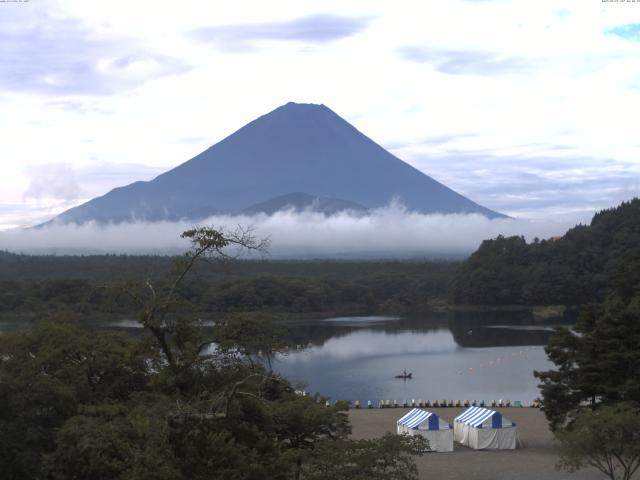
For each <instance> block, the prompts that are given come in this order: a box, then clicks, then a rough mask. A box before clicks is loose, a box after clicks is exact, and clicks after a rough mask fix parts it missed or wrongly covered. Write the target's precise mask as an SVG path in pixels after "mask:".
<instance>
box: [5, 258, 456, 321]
mask: <svg viewBox="0 0 640 480" xmlns="http://www.w3.org/2000/svg"><path fill="white" fill-rule="evenodd" d="M174 260H175V259H174V258H170V257H160V256H127V255H120V256H118V255H96V256H62V257H57V256H28V255H13V254H9V253H3V254H0V317H4V318H7V317H11V316H27V317H33V318H36V317H37V316H38V315H40V314H41V313H43V312H48V311H52V310H67V311H74V312H78V313H82V314H90V313H96V314H115V315H123V314H127V313H130V312H132V311H133V305H132V304H131V302H130V299H128V298H126V296H123V295H122V294H121V289H120V288H119V286H121V285H123V284H124V283H126V282H130V281H132V280H133V281H136V280H137V281H140V280H145V279H151V280H154V279H158V278H160V277H162V275H164V274H165V273H166V271H167V270H168V269H169V268H170V265H171V263H172V262H173V261H174ZM455 268H456V264H454V263H445V262H397V261H384V262H373V261H372V262H355V261H354V262H348V261H269V260H265V261H255V260H236V261H233V262H221V261H215V262H209V263H204V262H203V264H201V265H198V266H197V267H196V268H194V272H193V274H192V276H191V277H190V278H189V279H187V281H185V282H184V284H182V285H181V286H180V289H181V292H180V293H181V295H182V297H183V298H186V299H188V300H189V301H190V302H192V303H193V304H194V305H195V306H196V307H197V308H198V310H199V311H200V312H202V313H203V314H204V315H217V314H224V313H228V312H238V311H254V312H255V311H258V312H262V313H265V312H271V313H274V314H284V313H287V314H294V315H295V314H313V313H318V314H323V313H338V314H339V313H379V312H386V313H398V314H401V313H408V312H412V311H419V310H424V309H426V308H428V307H429V306H430V305H432V304H434V303H439V302H440V303H441V302H442V301H443V300H444V299H446V296H447V288H448V284H449V282H450V279H451V278H452V275H453V272H454V270H455Z"/></svg>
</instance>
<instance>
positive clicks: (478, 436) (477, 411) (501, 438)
mask: <svg viewBox="0 0 640 480" xmlns="http://www.w3.org/2000/svg"><path fill="white" fill-rule="evenodd" d="M453 425H454V428H453V429H454V433H453V436H454V438H455V440H456V442H458V443H461V444H462V445H465V446H467V447H470V448H473V449H475V450H484V449H489V450H513V449H515V448H517V447H519V446H521V445H520V440H519V438H518V431H517V429H516V424H515V423H513V422H512V421H510V420H508V419H506V418H504V417H503V416H502V414H501V413H500V412H496V411H495V410H489V409H488V408H482V407H470V408H468V409H467V410H465V411H464V412H462V414H461V415H458V416H457V417H456V418H455V419H454V420H453Z"/></svg>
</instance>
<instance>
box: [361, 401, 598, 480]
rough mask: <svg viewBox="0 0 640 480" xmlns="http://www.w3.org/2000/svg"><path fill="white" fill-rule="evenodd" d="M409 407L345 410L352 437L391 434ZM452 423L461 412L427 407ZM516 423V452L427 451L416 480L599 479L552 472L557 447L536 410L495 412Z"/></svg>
mask: <svg viewBox="0 0 640 480" xmlns="http://www.w3.org/2000/svg"><path fill="white" fill-rule="evenodd" d="M409 410H410V408H404V407H400V408H382V409H380V408H372V409H367V408H364V409H362V408H361V409H351V410H349V413H348V415H349V421H350V423H351V426H352V434H351V436H352V438H354V439H368V438H376V437H380V436H382V435H384V434H385V433H386V432H391V433H396V421H397V420H398V419H399V418H400V417H401V416H403V415H404V414H405V413H407V412H408V411H409ZM426 410H429V411H431V412H433V413H435V414H437V415H439V416H440V417H441V418H442V419H444V420H446V421H448V422H449V423H453V419H454V417H456V416H457V415H459V414H460V413H462V412H463V411H464V410H465V409H464V408H460V407H446V408H426ZM495 410H497V411H499V412H500V413H502V414H503V415H504V416H505V417H506V418H508V419H509V420H512V421H513V422H515V423H516V427H517V428H518V436H519V437H520V440H521V441H522V444H523V448H520V449H517V450H472V449H470V448H467V447H463V446H461V445H460V444H457V443H454V451H453V452H449V453H427V454H425V455H423V456H421V457H417V458H416V464H417V466H418V471H419V478H420V479H425V480H426V479H447V480H449V479H451V480H574V479H575V480H578V479H580V480H600V479H602V478H603V476H602V474H601V473H600V472H598V471H596V470H595V469H584V470H579V471H578V472H574V473H569V472H566V471H560V470H556V468H555V466H556V464H557V462H558V452H557V447H556V445H555V443H554V439H553V434H552V433H551V431H550V430H549V428H548V424H547V420H546V418H545V416H544V413H543V412H542V411H541V410H540V409H538V408H517V407H516V408H514V407H510V408H496V409H495Z"/></svg>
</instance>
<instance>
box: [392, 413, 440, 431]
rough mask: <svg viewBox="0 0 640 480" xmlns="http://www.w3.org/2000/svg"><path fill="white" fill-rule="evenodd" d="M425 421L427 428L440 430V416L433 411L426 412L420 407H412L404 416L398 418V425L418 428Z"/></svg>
mask: <svg viewBox="0 0 640 480" xmlns="http://www.w3.org/2000/svg"><path fill="white" fill-rule="evenodd" d="M425 422H426V424H427V427H428V429H429V430H440V418H439V417H438V415H436V414H435V413H433V412H428V411H426V410H422V409H420V408H414V409H412V410H411V411H410V412H409V413H407V414H406V415H405V416H404V417H402V418H401V419H399V420H398V425H403V426H405V427H407V428H416V429H417V428H418V427H419V426H420V425H423V424H424V423H425Z"/></svg>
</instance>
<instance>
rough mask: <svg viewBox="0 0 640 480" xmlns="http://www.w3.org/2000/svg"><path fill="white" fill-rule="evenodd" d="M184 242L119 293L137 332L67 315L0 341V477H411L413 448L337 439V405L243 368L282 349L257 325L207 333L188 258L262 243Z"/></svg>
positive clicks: (212, 235) (236, 238)
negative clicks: (184, 250)
mask: <svg viewBox="0 0 640 480" xmlns="http://www.w3.org/2000/svg"><path fill="white" fill-rule="evenodd" d="M184 236H185V237H186V238H188V239H190V240H191V241H192V245H193V248H192V249H191V250H190V251H189V252H188V254H187V255H186V256H185V257H184V258H183V259H182V260H181V261H180V262H179V263H178V264H176V265H175V268H174V270H173V272H172V273H171V275H168V276H167V277H166V278H165V279H164V281H160V282H158V281H153V282H152V281H150V280H149V281H143V282H140V283H135V284H134V283H130V284H126V285H123V286H122V287H121V290H122V292H124V293H125V294H126V295H127V296H128V297H129V298H131V299H132V301H135V302H136V303H137V304H138V305H139V308H140V316H139V319H140V323H141V324H142V325H143V327H144V329H143V330H144V333H143V335H142V336H141V337H140V338H133V337H130V336H126V335H124V334H119V333H112V332H104V331H96V332H89V331H87V330H85V329H82V328H81V327H80V326H79V324H78V323H77V322H75V321H74V320H73V319H69V318H66V319H65V318H53V319H51V320H50V321H46V322H41V323H38V324H36V325H35V326H34V327H33V328H32V329H30V330H26V331H21V332H14V333H9V334H3V335H2V336H0V432H2V434H1V435H0V472H2V478H3V480H5V479H6V480H31V479H55V480H63V479H64V480H66V479H78V480H79V479H92V480H103V479H104V480H107V479H109V480H112V479H126V480H143V479H144V480H146V479H149V480H151V479H161V480H164V479H166V480H182V479H184V480H199V479H203V480H204V479H239V480H245V479H246V480H251V479H256V480H262V479H266V478H269V479H276V480H278V479H292V478H296V479H299V478H303V479H304V478H309V479H314V478H326V477H323V476H322V472H326V471H327V468H329V465H330V466H331V468H333V471H334V472H336V473H335V475H334V476H336V477H337V478H363V477H362V476H360V477H353V476H351V477H347V476H344V472H349V471H353V472H355V471H358V472H367V478H368V479H371V480H375V479H377V478H380V479H382V478H385V479H386V478H399V479H405V478H406V479H412V478H415V472H416V470H415V465H414V464H413V460H412V457H411V455H413V454H419V453H421V452H422V451H424V448H423V447H424V446H423V445H419V444H418V443H416V441H415V440H414V441H408V440H404V439H399V438H397V437H385V438H383V439H381V440H368V441H361V442H353V441H350V440H348V435H349V433H350V427H349V424H348V419H347V415H346V412H345V410H346V408H347V406H346V405H344V404H340V403H338V404H336V405H333V406H325V405H324V402H323V401H320V402H318V401H316V400H315V399H312V398H309V397H304V396H300V395H298V394H296V393H295V391H294V389H293V388H292V386H291V385H290V384H289V383H288V381H286V379H283V378H281V377H279V376H278V375H276V374H274V373H273V372H272V371H271V369H270V368H267V367H265V366H264V365H263V363H262V362H259V361H257V360H256V356H255V354H256V350H262V351H263V352H265V353H267V354H273V353H275V352H277V351H278V350H279V349H281V348H282V345H283V344H282V343H281V342H280V341H279V339H278V336H277V334H276V333H275V332H274V331H272V330H270V329H269V328H267V327H266V326H265V324H256V323H255V322H253V323H252V321H248V320H246V319H242V318H240V319H230V320H229V321H228V322H224V323H219V324H217V325H216V326H215V327H214V329H213V333H211V332H210V331H209V334H208V335H207V334H206V333H207V330H205V329H203V328H202V325H201V324H200V323H199V322H198V321H197V318H195V317H194V316H193V311H192V310H191V309H190V308H189V305H188V302H185V300H184V297H182V296H181V292H180V286H181V285H182V282H183V280H184V278H185V277H186V276H187V275H188V274H189V272H190V271H191V270H192V269H193V268H194V266H195V265H196V263H197V262H199V261H201V260H203V259H205V258H206V257H207V256H213V257H214V258H217V259H219V258H226V257H227V256H228V255H229V253H228V252H229V247H234V246H235V247H239V248H244V249H252V250H262V249H264V247H265V244H264V243H260V242H256V241H255V239H254V238H253V237H252V236H251V234H250V232H246V231H241V230H239V231H236V232H232V233H224V232H219V231H216V230H213V229H208V228H199V229H194V230H190V231H187V232H185V234H184ZM256 337H259V338H256ZM338 453H339V455H338ZM339 472H343V473H339ZM339 474H341V475H343V476H342V477H340V476H338V475H339Z"/></svg>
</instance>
